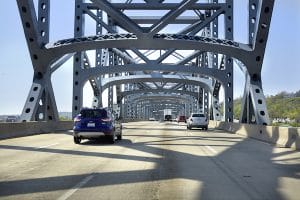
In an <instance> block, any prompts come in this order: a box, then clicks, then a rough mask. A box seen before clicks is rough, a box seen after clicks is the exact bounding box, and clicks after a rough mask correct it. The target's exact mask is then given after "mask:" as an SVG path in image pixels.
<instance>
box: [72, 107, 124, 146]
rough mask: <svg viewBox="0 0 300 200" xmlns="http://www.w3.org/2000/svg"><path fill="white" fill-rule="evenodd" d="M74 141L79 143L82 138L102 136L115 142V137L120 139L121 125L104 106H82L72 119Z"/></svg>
mask: <svg viewBox="0 0 300 200" xmlns="http://www.w3.org/2000/svg"><path fill="white" fill-rule="evenodd" d="M73 136H74V143H75V144H79V143H80V142H81V140H82V139H97V138H100V137H102V136H105V137H107V138H109V140H110V142H111V143H112V144H113V143H115V140H116V137H117V139H118V140H121V139H122V125H121V123H120V122H119V121H117V120H115V119H114V116H113V115H112V114H111V113H110V112H109V111H108V110H106V109H104V108H100V109H99V108H97V109H94V108H82V109H81V110H80V114H78V115H77V116H76V117H75V119H74V127H73Z"/></svg>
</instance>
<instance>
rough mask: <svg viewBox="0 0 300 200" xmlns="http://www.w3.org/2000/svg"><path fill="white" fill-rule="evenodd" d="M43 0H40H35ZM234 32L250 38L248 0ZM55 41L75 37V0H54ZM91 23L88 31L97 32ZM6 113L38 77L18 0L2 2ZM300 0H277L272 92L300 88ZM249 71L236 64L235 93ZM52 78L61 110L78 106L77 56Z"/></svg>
mask: <svg viewBox="0 0 300 200" xmlns="http://www.w3.org/2000/svg"><path fill="white" fill-rule="evenodd" d="M35 2H37V0H35ZM234 2H235V3H234V8H235V9H234V14H235V15H234V25H235V30H234V37H235V40H236V41H239V42H246V40H247V35H246V31H247V21H246V14H247V2H248V0H235V1H234ZM51 8H52V10H51V13H50V15H51V18H50V19H51V21H50V30H51V31H50V42H54V41H56V40H59V39H64V38H71V37H73V18H74V0H64V1H61V0H51ZM87 24H91V27H88V28H87V30H86V32H87V33H91V32H92V30H94V26H93V24H92V22H91V20H90V21H89V20H87ZM0 25H1V26H0V27H1V28H0V30H1V31H0V115H1V114H20V113H21V112H22V109H23V106H24V103H25V101H26V98H27V95H28V92H29V89H30V87H31V83H32V77H33V69H32V64H31V60H30V56H29V52H28V48H27V44H26V41H25V36H24V32H23V27H22V25H21V20H20V16H19V13H18V9H17V4H16V1H14V0H7V1H3V2H2V5H1V6H0ZM299 36H300V1H299V0H275V7H274V11H273V18H272V22H271V28H270V34H269V40H268V43H267V48H266V54H265V60H264V63H263V70H262V81H263V89H264V93H265V94H266V95H274V94H276V93H279V92H281V91H287V92H295V91H297V90H300V79H299V77H300V76H299V75H300V66H299V60H298V59H299V56H300V38H299ZM243 79H244V77H243V75H242V73H241V72H240V71H239V69H237V68H235V69H234V97H235V98H237V97H240V96H242V92H243V87H244V80H243ZM52 83H53V88H54V93H55V96H56V103H57V106H58V110H59V111H60V112H65V111H71V110H72V60H69V61H68V62H67V63H65V64H64V65H63V66H62V67H61V68H60V69H59V70H57V72H55V73H54V74H53V77H52ZM91 96H92V95H91V89H90V87H89V86H88V85H87V86H86V87H85V88H84V106H90V104H91V103H90V102H91V101H92V100H91V99H90V98H91Z"/></svg>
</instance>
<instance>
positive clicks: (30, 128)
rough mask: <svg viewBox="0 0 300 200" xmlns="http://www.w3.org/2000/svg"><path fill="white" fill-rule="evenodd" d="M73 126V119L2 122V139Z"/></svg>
mask: <svg viewBox="0 0 300 200" xmlns="http://www.w3.org/2000/svg"><path fill="white" fill-rule="evenodd" d="M72 128H73V121H59V122H21V123H0V140H1V139H8V138H15V137H23V136H29V135H35V134H41V133H49V132H55V131H65V130H70V129H72Z"/></svg>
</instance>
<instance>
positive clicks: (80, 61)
mask: <svg viewBox="0 0 300 200" xmlns="http://www.w3.org/2000/svg"><path fill="white" fill-rule="evenodd" d="M247 2H248V4H247V6H248V7H247V8H248V13H247V15H248V20H247V26H248V35H247V38H248V42H246V43H242V42H239V41H236V40H235V38H234V33H235V26H234V25H235V24H234V17H235V14H234V5H235V4H234V1H233V0H222V1H221V0H203V1H198V0H176V1H167V0H140V1H134V0H88V1H85V0H75V1H74V3H72V4H71V3H70V7H69V8H70V9H72V10H75V12H74V37H72V38H61V39H60V40H58V41H55V42H52V41H51V42H50V33H51V30H50V28H51V26H50V21H51V0H37V1H33V0H16V3H17V6H18V9H19V14H20V18H21V21H22V25H23V29H24V35H25V38H26V42H27V46H28V51H29V54H30V57H31V61H32V67H33V71H34V74H33V81H32V85H31V88H30V91H29V93H28V96H27V99H26V100H25V99H24V101H25V105H24V108H23V110H22V114H21V117H20V122H18V123H0V139H2V140H0V149H1V152H2V153H1V155H0V159H1V164H0V169H1V173H0V198H4V199H6V198H7V199H41V198H42V199H83V198H88V199H297V198H298V197H299V196H300V192H299V189H298V188H299V185H300V178H299V173H300V160H299V157H300V153H299V151H298V150H299V149H300V129H297V128H289V127H272V126H270V125H271V123H270V119H269V114H268V110H267V106H266V100H265V96H264V92H263V85H262V78H261V72H262V66H263V61H264V56H265V50H266V45H267V42H268V36H269V29H270V26H271V19H272V14H273V7H274V0H248V1H247ZM87 20H92V21H93V24H94V27H90V26H89V27H87V26H88V23H86V21H87ZM174 27H175V28H174ZM91 29H92V30H93V33H94V34H93V35H91V34H90V32H91V31H87V30H91ZM87 32H88V33H87ZM71 59H72V60H73V74H71V75H70V76H72V77H73V93H72V116H73V117H75V116H76V115H77V114H79V112H80V109H81V108H82V107H83V98H84V95H83V94H84V86H85V85H86V84H87V83H88V84H90V86H91V88H92V90H93V98H92V99H90V101H91V107H94V108H102V107H106V108H107V109H108V110H110V111H111V112H113V113H114V114H115V115H117V116H118V118H120V119H121V121H122V123H123V135H124V137H123V140H122V141H118V142H117V143H116V144H114V145H109V144H108V143H106V141H84V142H83V143H82V144H81V145H75V144H73V140H72V128H73V121H61V120H60V118H59V110H58V108H57V104H56V97H55V95H54V90H53V86H52V81H53V80H52V79H51V78H52V76H53V74H55V73H56V72H57V70H58V69H60V68H61V67H62V66H63V64H64V63H66V62H67V61H69V60H71ZM234 67H237V68H239V69H240V71H241V72H242V73H243V75H244V77H245V85H244V93H243V99H242V105H241V114H240V116H234V115H233V109H234V107H233V100H234V97H233V87H234V81H233V79H234V76H235V74H234ZM106 94H107V95H106ZM106 102H107V105H106ZM165 109H171V110H172V115H173V117H175V116H178V115H184V116H189V115H190V114H191V113H203V114H205V115H206V116H207V117H208V118H209V119H210V121H209V130H208V131H201V130H187V129H186V124H184V123H176V122H163V121H162V119H163V110H165ZM149 118H155V119H156V120H158V121H148V120H149ZM235 118H238V122H236V121H234V119H235ZM159 120H161V121H159Z"/></svg>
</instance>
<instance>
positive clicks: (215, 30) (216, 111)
mask: <svg viewBox="0 0 300 200" xmlns="http://www.w3.org/2000/svg"><path fill="white" fill-rule="evenodd" d="M212 3H215V4H217V3H219V2H218V0H212ZM215 12H217V11H216V10H213V11H212V15H213V14H214V13H215ZM211 29H212V37H214V38H218V37H219V22H218V18H216V19H215V20H214V21H213V22H212V27H211ZM218 56H219V55H218V54H217V53H213V58H212V68H214V69H218V67H219V58H218ZM213 86H214V90H213V94H211V108H210V119H211V120H217V121H220V120H221V113H220V103H219V92H220V87H221V83H220V82H219V81H217V80H213Z"/></svg>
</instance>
